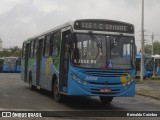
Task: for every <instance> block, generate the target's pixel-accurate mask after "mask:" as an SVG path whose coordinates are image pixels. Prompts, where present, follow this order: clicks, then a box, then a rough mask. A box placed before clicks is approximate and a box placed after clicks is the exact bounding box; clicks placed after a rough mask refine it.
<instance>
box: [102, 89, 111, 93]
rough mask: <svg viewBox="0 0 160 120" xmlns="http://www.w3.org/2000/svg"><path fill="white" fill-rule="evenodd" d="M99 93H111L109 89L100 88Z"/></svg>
mask: <svg viewBox="0 0 160 120" xmlns="http://www.w3.org/2000/svg"><path fill="white" fill-rule="evenodd" d="M100 92H103V93H110V92H111V89H109V88H101V89H100Z"/></svg>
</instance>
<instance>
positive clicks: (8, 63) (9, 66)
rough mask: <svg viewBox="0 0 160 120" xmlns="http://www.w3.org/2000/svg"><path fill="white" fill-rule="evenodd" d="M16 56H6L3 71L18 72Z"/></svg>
mask: <svg viewBox="0 0 160 120" xmlns="http://www.w3.org/2000/svg"><path fill="white" fill-rule="evenodd" d="M16 59H17V58H16V57H5V58H4V62H3V72H16Z"/></svg>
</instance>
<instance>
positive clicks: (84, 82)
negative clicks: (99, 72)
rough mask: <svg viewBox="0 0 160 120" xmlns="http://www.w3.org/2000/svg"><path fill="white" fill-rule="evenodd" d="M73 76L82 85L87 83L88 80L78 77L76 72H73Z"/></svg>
mask: <svg viewBox="0 0 160 120" xmlns="http://www.w3.org/2000/svg"><path fill="white" fill-rule="evenodd" d="M71 76H72V79H73V80H75V81H76V82H77V83H79V84H81V85H87V82H86V81H84V80H81V79H80V78H78V77H77V74H76V73H72V74H71Z"/></svg>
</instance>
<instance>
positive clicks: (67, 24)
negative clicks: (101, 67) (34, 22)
mask: <svg viewBox="0 0 160 120" xmlns="http://www.w3.org/2000/svg"><path fill="white" fill-rule="evenodd" d="M80 20H85V21H89V20H92V21H114V22H119V23H125V24H129V25H132V26H134V25H133V24H130V23H127V22H123V21H116V20H109V19H77V20H74V21H69V22H66V23H64V24H62V25H60V26H57V27H54V28H53V29H50V30H48V31H45V32H43V33H41V34H37V35H35V36H33V37H30V38H28V39H26V40H25V42H29V41H30V40H32V39H34V38H37V37H41V36H43V35H45V34H48V33H50V32H53V31H56V30H58V29H62V28H64V27H68V26H73V25H74V23H75V22H76V21H80Z"/></svg>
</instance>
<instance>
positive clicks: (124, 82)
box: [21, 19, 136, 103]
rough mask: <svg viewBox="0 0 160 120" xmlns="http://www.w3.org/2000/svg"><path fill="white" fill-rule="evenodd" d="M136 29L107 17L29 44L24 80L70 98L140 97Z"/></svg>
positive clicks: (58, 30)
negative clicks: (136, 66)
mask: <svg viewBox="0 0 160 120" xmlns="http://www.w3.org/2000/svg"><path fill="white" fill-rule="evenodd" d="M135 55H136V53H135V39H134V25H132V24H129V23H126V22H120V21H114V20H104V19H79V20H75V21H73V22H68V23H66V24H63V25H61V26H59V27H56V28H54V29H51V30H49V31H47V32H44V33H42V34H39V35H36V36H34V37H31V38H29V39H27V40H25V41H24V42H23V50H22V62H21V63H22V70H21V78H22V80H23V81H25V82H27V83H28V84H29V87H30V89H32V90H33V89H45V90H48V91H51V93H52V94H53V97H54V99H55V101H56V102H62V101H63V100H64V96H99V98H100V101H101V102H102V103H110V102H111V101H112V100H113V97H119V96H134V94H135V79H134V76H135Z"/></svg>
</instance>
